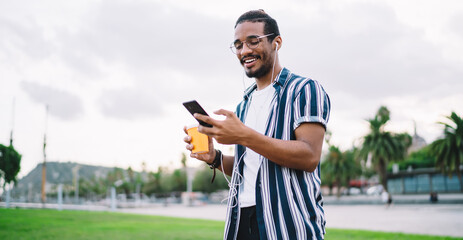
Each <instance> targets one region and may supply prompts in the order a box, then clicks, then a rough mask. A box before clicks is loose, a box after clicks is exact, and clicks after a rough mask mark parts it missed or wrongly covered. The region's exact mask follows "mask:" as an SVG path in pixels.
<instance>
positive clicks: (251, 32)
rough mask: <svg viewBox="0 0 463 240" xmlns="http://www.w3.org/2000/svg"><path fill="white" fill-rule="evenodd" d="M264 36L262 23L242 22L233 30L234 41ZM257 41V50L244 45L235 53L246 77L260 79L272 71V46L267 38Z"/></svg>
mask: <svg viewBox="0 0 463 240" xmlns="http://www.w3.org/2000/svg"><path fill="white" fill-rule="evenodd" d="M264 35H265V34H264V23H262V22H255V23H253V22H243V23H240V24H238V26H236V28H235V41H236V40H239V41H241V42H244V41H246V39H247V38H248V37H249V36H264ZM259 40H260V42H259V45H258V46H257V48H255V49H251V48H249V47H248V45H246V43H244V44H243V47H242V48H241V50H238V51H237V52H236V56H237V57H238V59H239V61H240V63H241V65H242V66H243V67H244V71H245V72H246V75H247V76H248V77H250V78H252V77H254V78H260V77H262V76H265V75H266V74H267V73H269V72H270V71H271V70H272V60H271V59H272V58H271V53H272V44H271V43H270V42H269V41H268V39H267V38H261V39H259Z"/></svg>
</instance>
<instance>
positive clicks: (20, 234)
mask: <svg viewBox="0 0 463 240" xmlns="http://www.w3.org/2000/svg"><path fill="white" fill-rule="evenodd" d="M223 227H224V222H223V221H210V220H197V219H184V218H172V217H159V216H148V215H135V214H124V213H112V212H87V211H57V210H42V209H0V239H2V240H9V239H12V240H13V239H14V240H28V239H66V240H68V239H69V240H73V239H92V240H93V239H109V240H118V239H129V240H137V239H163V240H165V239H166V240H167V239H195V240H196V239H201V240H207V239H221V238H222V235H223ZM325 238H326V239H327V240H346V239H347V240H367V239H368V240H382V239H388V240H389V239H397V240H414V239H420V240H431V239H432V240H443V239H463V238H451V237H436V236H423V235H411V234H402V233H384V232H373V231H359V230H340V229H328V230H327V234H326V237H325Z"/></svg>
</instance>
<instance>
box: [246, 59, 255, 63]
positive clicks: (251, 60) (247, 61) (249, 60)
mask: <svg viewBox="0 0 463 240" xmlns="http://www.w3.org/2000/svg"><path fill="white" fill-rule="evenodd" d="M255 60H256V59H255V58H253V59H247V60H244V62H245V63H250V62H254V61H255Z"/></svg>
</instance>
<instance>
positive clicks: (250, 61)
mask: <svg viewBox="0 0 463 240" xmlns="http://www.w3.org/2000/svg"><path fill="white" fill-rule="evenodd" d="M259 58H260V57H259V56H256V55H254V56H247V57H243V58H242V59H241V64H243V66H244V67H246V68H251V67H252V66H254V65H255V63H256V61H257V60H258V59H259Z"/></svg>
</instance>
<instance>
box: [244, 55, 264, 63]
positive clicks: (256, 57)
mask: <svg viewBox="0 0 463 240" xmlns="http://www.w3.org/2000/svg"><path fill="white" fill-rule="evenodd" d="M249 57H253V58H255V59H259V58H261V57H260V55H252V54H251V55H246V56H243V57H241V59H240V62H241V63H244V59H245V58H249Z"/></svg>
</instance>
